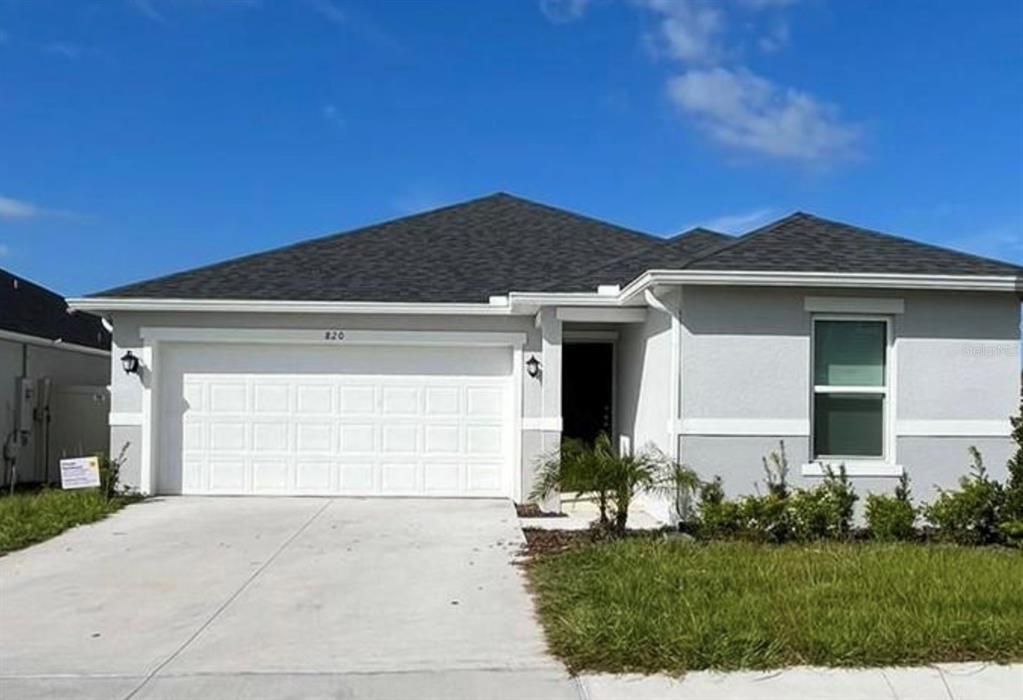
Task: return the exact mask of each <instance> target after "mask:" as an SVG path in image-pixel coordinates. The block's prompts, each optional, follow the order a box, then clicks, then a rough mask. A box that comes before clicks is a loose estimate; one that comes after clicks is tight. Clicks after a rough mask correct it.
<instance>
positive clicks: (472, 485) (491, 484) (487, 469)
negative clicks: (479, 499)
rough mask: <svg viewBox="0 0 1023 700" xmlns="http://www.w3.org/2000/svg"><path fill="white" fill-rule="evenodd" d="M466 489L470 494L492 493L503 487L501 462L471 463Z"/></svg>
mask: <svg viewBox="0 0 1023 700" xmlns="http://www.w3.org/2000/svg"><path fill="white" fill-rule="evenodd" d="M467 481H468V483H467V484H466V491H467V492H469V493H470V494H479V493H490V492H492V491H495V490H497V489H499V488H501V464H500V463H493V464H470V465H469V467H468V474H467Z"/></svg>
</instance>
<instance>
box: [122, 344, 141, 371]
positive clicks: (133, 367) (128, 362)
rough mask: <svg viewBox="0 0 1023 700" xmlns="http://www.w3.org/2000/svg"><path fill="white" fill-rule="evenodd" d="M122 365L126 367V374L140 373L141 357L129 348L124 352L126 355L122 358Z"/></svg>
mask: <svg viewBox="0 0 1023 700" xmlns="http://www.w3.org/2000/svg"><path fill="white" fill-rule="evenodd" d="M121 367H124V372H125V374H138V373H139V358H137V357H135V354H134V353H132V351H131V350H129V351H128V352H126V353H124V357H122V358H121Z"/></svg>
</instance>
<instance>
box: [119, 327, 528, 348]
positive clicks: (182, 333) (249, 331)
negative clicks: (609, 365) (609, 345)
mask: <svg viewBox="0 0 1023 700" xmlns="http://www.w3.org/2000/svg"><path fill="white" fill-rule="evenodd" d="M139 335H141V336H142V337H143V338H144V339H146V340H149V341H166V342H177V343H289V344H291V343H294V344H307V345H335V346H343V345H432V346H488V345H489V346H503V345H510V346H513V347H515V346H521V345H523V344H525V342H526V334H525V333H489V332H463V331H367V330H347V329H345V328H343V327H342V328H335V327H326V326H325V327H324V328H321V329H308V330H300V329H278V328H267V329H263V328H163V327H159V328H156V327H153V328H150V327H143V328H140V329H139Z"/></svg>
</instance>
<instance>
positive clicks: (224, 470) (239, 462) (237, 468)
mask: <svg viewBox="0 0 1023 700" xmlns="http://www.w3.org/2000/svg"><path fill="white" fill-rule="evenodd" d="M245 482H246V480H245V459H244V457H234V458H231V457H217V458H215V459H211V460H209V489H210V491H214V492H216V491H220V492H222V493H240V492H244V491H247V490H248V489H247V488H246V487H247V484H246V483H245Z"/></svg>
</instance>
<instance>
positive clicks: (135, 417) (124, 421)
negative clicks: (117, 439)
mask: <svg viewBox="0 0 1023 700" xmlns="http://www.w3.org/2000/svg"><path fill="white" fill-rule="evenodd" d="M107 423H108V424H109V425H110V426H111V427H114V426H126V425H133V426H135V425H137V426H141V425H142V414H141V413H129V412H124V411H117V412H115V411H111V412H110V413H109V416H108V418H107Z"/></svg>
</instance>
